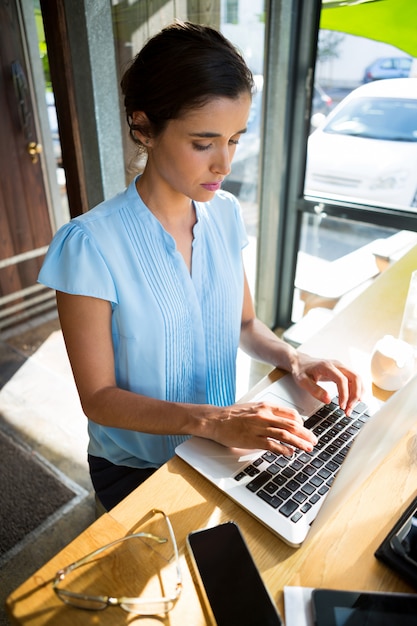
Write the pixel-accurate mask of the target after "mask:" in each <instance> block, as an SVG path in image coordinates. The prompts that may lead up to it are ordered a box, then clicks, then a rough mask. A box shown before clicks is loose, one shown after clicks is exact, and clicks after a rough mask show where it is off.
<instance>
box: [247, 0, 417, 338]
mask: <svg viewBox="0 0 417 626" xmlns="http://www.w3.org/2000/svg"><path fill="white" fill-rule="evenodd" d="M406 1H407V0H406ZM337 4H338V3H337V2H334V1H332V2H329V3H328V2H326V1H325V0H324V2H319V1H318V0H313V1H312V2H309V3H303V2H298V1H297V0H293V1H288V2H280V3H279V4H278V5H277V4H276V3H274V2H271V3H270V4H269V20H270V23H269V26H268V32H270V33H274V37H269V39H268V42H267V48H268V55H267V59H268V61H267V70H266V72H265V81H266V84H265V86H264V97H265V99H266V103H267V106H266V111H267V115H266V119H265V133H264V150H263V153H262V159H261V163H262V168H261V170H262V184H261V205H260V214H261V220H260V234H259V240H260V241H259V257H258V275H257V305H258V312H259V314H260V316H261V317H262V319H263V320H264V321H265V322H266V323H268V324H269V325H270V326H272V327H276V326H281V327H282V326H283V327H286V326H288V325H289V324H290V323H291V322H293V321H297V319H300V317H301V316H302V315H305V314H306V312H308V310H309V308H308V307H307V306H306V302H305V294H306V293H307V292H308V288H309V282H310V289H311V290H312V288H313V283H314V287H315V289H316V293H315V294H313V295H315V296H317V297H316V298H315V306H317V305H319V306H323V305H324V306H327V307H329V308H332V307H333V308H334V307H335V306H341V303H343V301H345V302H346V301H347V300H348V298H351V297H354V295H355V293H357V292H356V289H360V288H363V287H364V286H366V284H367V281H368V280H373V275H372V274H373V271H372V267H373V268H374V269H375V275H377V273H378V272H379V271H381V269H380V267H382V264H381V259H382V257H383V255H384V254H385V252H386V254H387V255H388V259H391V260H392V259H395V258H396V257H397V255H398V254H402V253H403V252H404V251H405V250H406V249H407V247H409V246H411V245H413V243H416V242H417V236H416V234H415V231H417V195H416V194H417V169H416V167H415V163H416V162H417V143H416V140H415V137H416V133H415V124H416V106H417V101H416V97H417V96H416V94H417V89H416V88H415V87H414V89H413V85H415V82H414V81H415V80H416V79H415V78H408V75H409V73H410V72H411V71H412V70H410V65H411V63H410V61H409V59H410V56H417V49H413V47H412V46H413V41H414V46H416V44H417V42H416V40H415V37H411V38H410V40H409V41H408V43H407V37H406V33H407V30H408V27H409V24H412V28H413V29H414V32H415V28H416V26H417V14H416V6H415V3H413V2H412V1H411V2H410V3H409V7H410V9H409V14H408V15H405V13H404V12H402V18H403V20H404V37H403V40H404V47H403V48H401V46H402V45H403V44H402V43H401V41H402V39H401V33H402V30H401V28H400V29H398V26H397V27H395V28H393V29H390V21H389V18H388V20H387V21H386V23H385V26H381V20H380V19H376V18H375V15H376V12H378V17H379V18H381V19H386V18H387V15H386V14H385V15H383V13H385V11H386V10H387V9H388V10H389V9H390V10H391V11H392V10H393V8H392V7H393V4H395V2H394V3H392V2H391V1H390V0H387V1H386V2H384V3H380V2H366V1H365V2H362V3H350V2H341V3H339V4H340V6H336V5H337ZM404 4H405V3H404ZM326 5H328V6H326ZM342 5H344V6H342ZM349 5H350V6H349ZM330 6H331V7H332V8H330ZM394 10H395V7H394ZM342 11H343V13H342ZM363 11H367V12H369V11H371V12H372V13H371V14H369V13H368V14H367V16H365V17H364V13H362V12H363ZM381 12H382V13H381ZM403 13H404V15H403ZM347 14H348V15H349V19H348V18H347V17H346V15H347ZM352 16H354V17H355V19H353V18H352ZM356 16H357V17H356ZM336 18H337V19H336ZM391 21H393V20H391ZM358 25H359V26H360V28H362V29H364V28H368V29H374V28H375V26H376V25H378V28H380V33H381V37H380V39H379V41H378V33H375V31H374V32H372V33H369V34H370V37H369V38H367V37H365V35H366V33H363V35H364V36H363V37H360V36H358V32H356V33H355V36H353V35H352V34H350V33H352V32H355V30H357V27H358ZM320 26H321V28H320ZM325 26H327V28H325ZM390 30H391V32H390ZM361 34H362V33H361ZM391 36H392V38H393V39H392V41H391V39H390V37H391ZM410 42H411V43H410ZM383 58H384V59H385V58H391V59H392V58H396V59H397V61H396V63H394V65H395V66H396V67H395V69H396V71H397V72H398V69H399V68H400V67H401V68H402V69H403V70H404V72H407V74H406V76H407V77H406V78H404V75H400V74H398V73H397V75H396V77H395V80H396V81H397V82H395V85H394V86H393V87H392V89H391V91H390V93H388V92H387V91H385V92H384V89H385V88H386V87H388V86H389V84H388V83H387V82H386V81H385V80H383V79H384V78H386V76H381V75H380V74H377V69H378V68H376V65H381V64H375V63H374V62H375V60H376V59H379V60H381V59H383ZM374 65H375V68H374ZM378 72H379V69H378ZM390 78H391V76H390ZM397 79H398V80H397ZM409 80H410V81H413V83H411V82H410V83H409V82H408V81H409ZM363 83H369V84H363ZM403 87H404V89H403ZM365 88H366V89H365ZM408 88H409V92H407V93H406V90H407V89H408ZM357 89H361V90H364V93H363V96H362V95H361V92H356V90H357ZM317 92H319V94H320V93H321V92H323V93H324V94H325V99H324V100H323V101H322V105H323V106H322V110H321V111H315V110H314V108H313V106H316V105H317V102H319V103H320V97H319V98H317ZM411 92H412V93H411ZM356 95H357V96H358V97H357V98H356ZM359 95H361V97H360V98H359ZM326 96H327V101H328V105H327V108H326V104H325V102H326ZM337 106H339V107H341V108H340V109H339V112H335V113H332V111H333V109H335V108H336V107H337ZM311 113H318V114H319V117H317V116H316V115H314V116H313V118H315V119H313V118H311ZM333 116H334V117H333ZM327 118H328V120H327V123H326V119H327ZM312 122H314V123H312ZM317 124H318V128H317ZM316 128H317V130H316ZM315 144H317V146H316V145H315ZM384 248H385V250H384ZM356 253H357V254H356ZM365 253H366V254H365ZM368 253H369V254H368ZM344 257H348V258H347V259H345V258H344ZM364 259H365V260H364ZM345 260H346V261H349V263H352V265H348V264H347V263H345V262H344V261H345ZM316 261H317V262H316ZM319 261H320V262H319ZM368 261H369V263H368ZM332 263H337V264H338V266H339V267H343V268H344V269H343V271H344V274H341V273H339V283H343V284H346V285H347V286H348V287H349V289H348V290H347V291H346V293H342V294H340V293H339V289H338V286H337V285H335V291H334V293H333V295H334V296H335V298H334V300H333V303H331V302H329V301H327V302H325V301H324V300H323V298H322V296H324V295H326V296H328V295H332V294H329V292H328V289H324V288H323V290H322V293H320V288H321V287H327V285H326V281H329V280H330V278H331V276H332V275H333V272H332V268H333V267H334V266H332V265H330V264H332ZM355 263H356V266H355V267H356V269H355V271H357V281H356V283H355V281H353V283H352V281H350V277H351V275H353V274H354V273H355V272H354V265H355ZM314 268H315V270H314ZM362 269H363V271H362ZM365 269H366V271H365ZM327 270H328V271H327ZM318 276H322V281H321V282H322V284H321V285H320V281H319V280H318ZM294 285H295V288H294ZM336 287H337V289H336ZM271 292H273V293H274V298H271V296H270V294H271ZM329 299H330V298H329ZM311 304H312V298H310V301H309V307H311Z"/></svg>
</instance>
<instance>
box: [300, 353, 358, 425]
mask: <svg viewBox="0 0 417 626" xmlns="http://www.w3.org/2000/svg"><path fill="white" fill-rule="evenodd" d="M297 355H298V356H297V359H295V361H293V364H292V365H293V367H292V371H291V373H292V376H293V378H294V380H295V382H296V383H297V384H298V385H299V386H300V387H302V388H303V389H305V390H306V391H308V392H309V393H310V394H311V395H312V396H314V397H315V398H317V399H318V400H320V401H321V402H324V403H326V404H327V403H328V402H330V401H331V398H330V396H329V393H328V392H327V391H326V390H325V389H323V387H321V386H320V385H319V384H318V383H319V381H333V382H334V383H336V386H337V389H338V393H339V405H340V408H342V409H343V410H344V411H345V413H346V415H350V413H351V412H352V409H353V408H354V406H355V405H356V404H357V402H359V400H360V399H361V397H362V395H363V392H364V387H363V382H362V379H361V377H360V376H359V375H358V374H356V373H355V372H353V371H352V370H351V369H349V368H348V367H345V366H344V365H342V363H339V361H335V360H332V359H317V358H314V357H311V356H309V355H308V354H304V353H303V352H297Z"/></svg>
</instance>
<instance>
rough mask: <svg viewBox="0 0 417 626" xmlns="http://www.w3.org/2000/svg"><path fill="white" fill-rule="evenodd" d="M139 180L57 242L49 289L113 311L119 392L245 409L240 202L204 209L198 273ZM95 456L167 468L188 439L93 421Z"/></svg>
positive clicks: (224, 200) (47, 268)
mask: <svg viewBox="0 0 417 626" xmlns="http://www.w3.org/2000/svg"><path fill="white" fill-rule="evenodd" d="M135 182H136V181H135V180H134V181H132V183H131V184H130V185H129V187H128V188H127V189H126V190H125V191H124V192H123V193H121V194H119V195H118V196H116V197H115V198H113V199H111V200H108V201H105V202H103V203H102V204H100V205H98V206H97V207H95V208H94V209H92V210H91V211H89V212H88V213H86V214H84V215H82V216H80V217H77V218H75V219H73V220H72V221H71V222H70V223H69V224H66V225H65V226H63V227H62V228H61V229H60V230H59V231H58V232H57V234H56V235H55V237H54V239H53V241H52V243H51V246H50V248H49V251H48V254H47V256H46V258H45V262H44V264H43V267H42V269H41V272H40V275H39V281H40V282H41V283H43V284H45V285H47V286H49V287H51V288H52V289H56V290H58V291H63V292H66V293H71V294H77V295H86V296H92V297H96V298H101V299H104V300H107V301H109V302H111V304H112V335H113V344H114V353H115V364H116V365H115V366H116V380H117V384H118V386H120V387H121V388H123V389H128V390H130V391H134V392H136V393H139V394H143V395H146V396H149V397H152V398H158V399H160V400H169V401H174V402H187V403H188V402H191V403H196V404H202V403H209V404H214V405H218V406H227V405H230V404H233V403H234V401H235V377H236V353H237V348H238V345H239V336H240V325H241V315H242V303H243V268H242V258H241V250H242V248H243V247H244V245H246V243H247V237H246V233H245V229H244V225H243V222H242V218H241V213H240V207H239V204H238V202H237V200H236V199H235V198H234V197H233V196H231V195H230V194H228V193H226V192H222V191H220V192H217V194H216V195H215V197H214V198H213V200H212V201H210V202H207V203H195V208H196V214H197V222H196V224H195V226H194V240H193V250H192V269H191V274H190V272H189V271H188V268H187V266H186V264H185V262H184V259H183V257H182V256H181V254H180V253H179V252H178V250H177V248H176V244H175V241H174V239H173V238H172V237H171V235H170V234H169V233H167V232H166V231H165V229H164V228H163V227H162V225H161V223H160V222H159V221H158V220H157V219H156V218H155V217H154V215H153V214H152V213H151V212H150V211H149V209H148V208H147V207H146V206H145V204H144V203H143V202H142V200H141V198H140V196H139V195H138V193H137V190H136V185H135ZM89 435H90V443H89V453H90V454H92V455H94V456H99V457H102V458H106V459H107V460H109V461H111V462H112V463H116V464H119V465H127V466H130V467H158V466H159V465H161V464H162V463H164V462H166V461H167V460H168V459H169V458H170V457H171V456H172V455H173V454H174V450H175V446H176V445H177V444H178V443H180V441H182V440H183V439H184V438H183V437H179V436H178V437H177V436H162V435H149V434H145V433H139V432H133V431H127V430H123V429H119V428H108V427H104V426H100V425H98V424H96V423H94V422H92V421H91V420H90V421H89Z"/></svg>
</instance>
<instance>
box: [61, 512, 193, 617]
mask: <svg viewBox="0 0 417 626" xmlns="http://www.w3.org/2000/svg"><path fill="white" fill-rule="evenodd" d="M147 517H148V518H149V519H148V525H150V530H152V527H155V526H157V529H158V531H159V530H162V532H161V533H160V532H158V534H156V533H153V532H145V531H141V532H137V533H134V534H131V535H126V537H122V538H121V539H116V541H112V542H111V543H109V544H107V545H105V546H102V547H101V548H98V549H97V550H94V552H91V553H90V554H88V555H87V556H84V557H83V558H81V559H79V560H78V561H75V562H74V563H71V564H70V565H67V566H66V567H64V568H62V569H60V570H59V571H58V572H57V573H56V575H55V579H54V581H53V590H54V591H55V593H56V594H57V596H58V598H59V599H60V600H62V602H64V603H65V604H69V605H71V606H74V607H77V608H79V609H86V610H90V611H100V610H103V609H106V608H107V607H108V606H120V607H121V608H122V609H124V610H125V611H128V612H131V613H136V614H138V615H160V614H166V613H168V612H169V611H170V610H171V609H172V608H173V607H174V606H175V604H176V602H177V600H178V598H179V596H180V594H181V590H182V576H181V569H180V564H179V555H178V547H177V542H176V539H175V535H174V531H173V528H172V524H171V522H170V520H169V518H168V516H167V515H166V514H165V513H164V512H163V511H160V510H158V509H153V510H152V511H151V512H150V513H149V515H148V516H147ZM161 548H162V549H161ZM88 566H90V567H88ZM81 568H85V569H84V570H82V569H81ZM74 571H76V574H75V575H73V576H72V577H71V574H72V573H73V572H74ZM163 572H165V576H163ZM97 580H99V584H100V585H103V586H105V585H106V584H107V585H110V586H114V585H116V584H117V583H119V584H121V585H126V586H127V587H132V586H133V587H134V588H135V589H138V587H140V588H141V592H142V593H141V595H140V597H129V596H124V595H122V596H119V597H115V596H113V595H95V594H94V595H93V594H92V595H90V594H89V593H86V590H87V591H88V590H89V588H91V587H93V588H94V587H95V585H97ZM64 581H66V584H65V586H64V585H63V583H64ZM168 586H169V587H170V588H171V589H172V591H171V592H170V593H166V591H165V589H167V588H168ZM71 587H72V589H71ZM155 588H156V591H155ZM74 589H82V590H83V591H82V592H81V591H75V590H74ZM125 589H126V587H125ZM149 590H150V593H149ZM146 592H147V593H146Z"/></svg>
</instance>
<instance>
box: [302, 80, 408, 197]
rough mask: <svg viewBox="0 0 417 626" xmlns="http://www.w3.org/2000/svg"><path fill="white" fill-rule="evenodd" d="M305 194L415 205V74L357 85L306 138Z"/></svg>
mask: <svg viewBox="0 0 417 626" xmlns="http://www.w3.org/2000/svg"><path fill="white" fill-rule="evenodd" d="M304 192H305V195H313V196H321V197H325V198H330V199H333V200H348V201H350V202H359V203H366V204H375V205H378V206H387V207H400V208H410V207H412V208H413V209H417V78H395V79H389V80H379V81H376V82H372V83H368V84H366V85H363V86H361V87H358V88H357V89H355V90H354V91H352V92H351V93H350V94H349V95H348V96H346V98H344V99H343V100H342V102H340V104H339V105H338V106H337V107H335V109H334V110H333V111H332V112H331V113H330V115H329V116H328V117H327V118H326V120H325V121H324V122H323V123H322V125H321V126H319V127H318V128H317V130H315V131H314V132H313V133H312V134H311V135H310V137H309V139H308V150H307V166H306V179H305V188H304Z"/></svg>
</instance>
